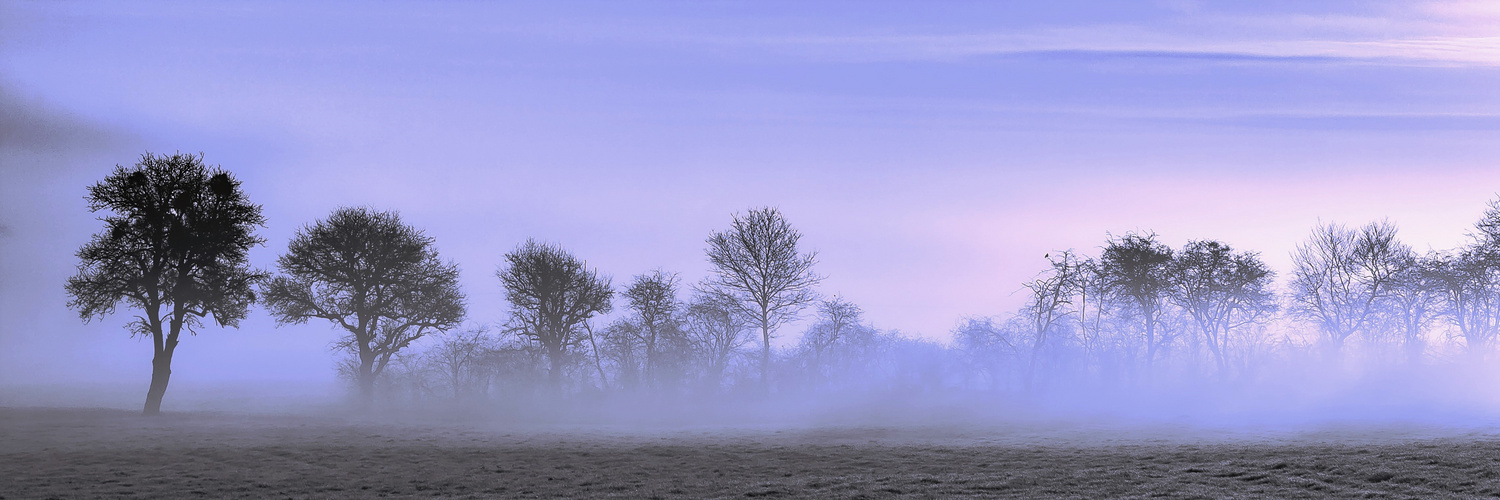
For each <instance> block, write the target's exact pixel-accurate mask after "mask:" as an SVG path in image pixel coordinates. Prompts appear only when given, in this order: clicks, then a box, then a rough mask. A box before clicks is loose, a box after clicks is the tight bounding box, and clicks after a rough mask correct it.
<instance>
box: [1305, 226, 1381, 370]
mask: <svg viewBox="0 0 1500 500" xmlns="http://www.w3.org/2000/svg"><path fill="white" fill-rule="evenodd" d="M1410 253H1411V248H1409V247H1407V246H1406V245H1405V244H1403V243H1401V242H1400V241H1398V240H1396V226H1393V225H1391V224H1390V223H1389V222H1372V223H1370V224H1368V225H1365V226H1364V227H1363V228H1360V229H1359V230H1358V231H1356V230H1353V229H1349V228H1346V227H1344V226H1342V225H1339V224H1322V225H1319V226H1318V227H1316V228H1314V229H1313V234H1312V236H1311V237H1310V238H1308V240H1307V242H1306V243H1303V244H1301V245H1299V246H1298V247H1297V250H1296V252H1294V253H1293V254H1292V262H1293V271H1292V282H1291V289H1292V302H1293V308H1292V312H1293V313H1295V314H1297V315H1298V316H1301V317H1303V318H1305V319H1307V320H1310V321H1312V322H1314V323H1316V324H1317V325H1318V329H1319V331H1321V332H1322V333H1323V340H1324V343H1325V346H1326V347H1327V348H1328V353H1329V354H1330V355H1332V354H1337V353H1338V352H1340V351H1341V350H1342V349H1343V346H1344V340H1345V339H1348V338H1349V336H1350V335H1354V334H1355V333H1356V332H1359V331H1360V330H1361V329H1363V328H1365V327H1366V326H1367V325H1368V323H1369V321H1370V319H1371V318H1372V317H1373V316H1374V315H1375V313H1376V312H1377V310H1378V308H1379V306H1380V302H1381V301H1382V300H1384V299H1385V298H1386V297H1387V296H1388V295H1390V293H1391V288H1392V286H1393V283H1394V280H1395V279H1396V271H1397V266H1398V265H1399V264H1400V262H1401V261H1402V260H1403V259H1405V258H1406V256H1408V255H1409V254H1410Z"/></svg>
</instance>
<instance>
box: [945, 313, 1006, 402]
mask: <svg viewBox="0 0 1500 500" xmlns="http://www.w3.org/2000/svg"><path fill="white" fill-rule="evenodd" d="M1019 319H1020V318H1015V317H1013V318H1011V321H1010V322H1007V323H1002V324H996V323H995V320H994V318H987V317H984V318H964V319H963V320H960V321H959V324H958V326H957V327H954V329H953V341H954V343H955V344H957V347H958V349H959V350H960V351H961V352H962V353H963V355H964V360H965V361H966V364H968V365H969V371H970V372H979V373H974V375H978V376H981V377H986V378H988V381H989V387H988V388H989V389H990V390H1000V389H1001V388H1002V386H1003V385H1004V384H1005V383H1006V381H1007V380H1008V379H1009V375H1010V373H1009V372H1010V371H1011V370H1013V369H1014V368H1013V365H1015V364H1017V363H1016V362H1017V359H1016V358H1017V357H1018V354H1019V349H1017V347H1016V346H1017V345H1019V344H1020V343H1021V340H1020V339H1019V338H1017V337H1019V335H1018V334H1017V331H1016V330H1017V326H1016V324H1015V323H1017V320H1019Z"/></svg>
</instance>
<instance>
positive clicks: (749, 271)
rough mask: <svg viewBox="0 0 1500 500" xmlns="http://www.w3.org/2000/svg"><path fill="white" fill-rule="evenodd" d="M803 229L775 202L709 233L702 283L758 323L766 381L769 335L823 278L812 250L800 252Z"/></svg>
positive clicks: (795, 311) (808, 297)
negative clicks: (706, 272)
mask: <svg viewBox="0 0 1500 500" xmlns="http://www.w3.org/2000/svg"><path fill="white" fill-rule="evenodd" d="M801 239H802V234H801V233H799V232H797V230H796V229H793V228H792V225H791V224H789V223H787V221H786V218H785V217H783V216H782V215H781V212H780V211H778V210H777V209H775V208H769V207H767V208H760V209H754V210H751V211H749V212H748V213H746V214H745V215H744V216H740V215H738V214H736V215H735V216H734V223H733V225H732V226H731V227H730V229H729V230H728V231H715V232H714V233H713V234H711V235H709V237H708V261H709V263H711V264H713V266H714V272H713V275H711V276H710V277H709V279H708V281H707V282H706V287H705V288H706V289H707V290H709V291H711V292H713V293H717V294H721V295H723V296H725V297H727V298H729V299H731V300H729V301H727V303H731V304H735V305H736V306H737V307H739V308H740V309H741V310H742V312H743V313H744V314H745V315H747V316H749V317H750V318H751V320H752V321H753V322H754V323H755V325H756V326H757V327H759V328H760V335H761V354H760V381H761V384H762V386H765V387H769V385H767V384H768V382H769V381H768V378H769V372H770V367H771V338H772V337H773V335H774V334H775V332H776V328H777V327H779V326H780V325H781V324H782V323H785V322H787V321H791V320H793V319H796V317H797V314H798V313H799V312H801V311H802V309H804V308H806V307H807V305H808V304H810V303H812V301H813V300H815V299H816V297H817V294H816V293H815V292H814V291H813V287H815V286H817V284H818V283H819V282H821V281H822V280H823V277H822V276H819V275H818V274H816V273H814V272H813V269H812V268H813V265H814V264H815V263H817V253H816V252H808V253H801V252H799V251H798V250H797V242H798V241H799V240H801Z"/></svg>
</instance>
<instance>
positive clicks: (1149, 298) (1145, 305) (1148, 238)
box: [1095, 233, 1172, 369]
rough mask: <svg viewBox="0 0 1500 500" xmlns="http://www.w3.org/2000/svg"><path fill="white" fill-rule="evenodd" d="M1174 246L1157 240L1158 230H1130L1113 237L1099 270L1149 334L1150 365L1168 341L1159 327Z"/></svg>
mask: <svg viewBox="0 0 1500 500" xmlns="http://www.w3.org/2000/svg"><path fill="white" fill-rule="evenodd" d="M1171 266H1172V249H1171V248H1169V247H1167V246H1166V245H1163V244H1161V243H1157V242H1156V234H1155V233H1147V234H1139V233H1129V234H1126V235H1125V237H1123V238H1118V239H1116V238H1110V240H1109V243H1108V244H1106V245H1105V247H1104V252H1103V253H1102V254H1100V256H1099V264H1098V265H1097V266H1096V267H1095V271H1096V272H1097V273H1098V274H1099V278H1100V281H1101V283H1102V284H1103V286H1104V289H1105V290H1106V291H1107V293H1108V294H1109V295H1111V296H1112V297H1114V298H1115V299H1117V300H1119V301H1122V302H1124V303H1126V304H1129V305H1130V306H1131V308H1132V309H1133V312H1134V313H1135V314H1136V318H1137V319H1138V320H1139V321H1140V325H1141V331H1142V333H1144V334H1145V342H1146V366H1147V368H1148V369H1149V368H1150V366H1151V364H1152V363H1153V362H1154V360H1155V359H1156V351H1157V349H1158V348H1159V347H1160V346H1161V345H1162V344H1164V343H1165V340H1167V339H1164V338H1158V335H1157V327H1158V326H1159V325H1160V324H1161V320H1162V313H1163V311H1164V306H1165V305H1166V300H1167V297H1168V293H1169V292H1170V289H1171Z"/></svg>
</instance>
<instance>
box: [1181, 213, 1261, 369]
mask: <svg viewBox="0 0 1500 500" xmlns="http://www.w3.org/2000/svg"><path fill="white" fill-rule="evenodd" d="M1275 276H1276V275H1275V273H1273V272H1272V271H1271V270H1270V268H1268V267H1266V264H1265V263H1264V262H1262V261H1261V260H1260V256H1259V255H1258V254H1255V253H1254V252H1235V251H1234V249H1232V248H1230V247H1229V245H1226V244H1224V243H1221V242H1218V241H1212V240H1198V241H1191V242H1188V244H1187V246H1184V247H1183V249H1182V251H1181V252H1179V253H1178V254H1177V256H1176V257H1175V258H1174V259H1173V262H1172V270H1171V284H1172V288H1171V293H1170V296H1171V298H1172V301H1173V302H1176V303H1177V305H1178V306H1179V307H1181V308H1182V309H1183V310H1185V311H1187V313H1188V315H1189V316H1191V317H1192V318H1193V322H1194V323H1195V324H1196V325H1197V326H1198V329H1199V331H1201V332H1202V333H1203V340H1204V343H1205V344H1207V345H1208V350H1209V353H1211V354H1212V355H1213V357H1214V364H1215V365H1216V366H1217V368H1218V372H1219V376H1220V377H1221V378H1223V377H1226V376H1227V375H1228V369H1229V352H1228V350H1229V347H1230V335H1231V333H1233V332H1235V331H1236V330H1238V329H1239V328H1241V327H1243V326H1246V325H1249V324H1251V323H1254V322H1257V321H1261V320H1263V319H1265V318H1266V317H1267V316H1269V315H1270V314H1271V313H1273V312H1275V310H1276V299H1275V294H1274V293H1272V292H1271V280H1272V279H1274V278H1275Z"/></svg>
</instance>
